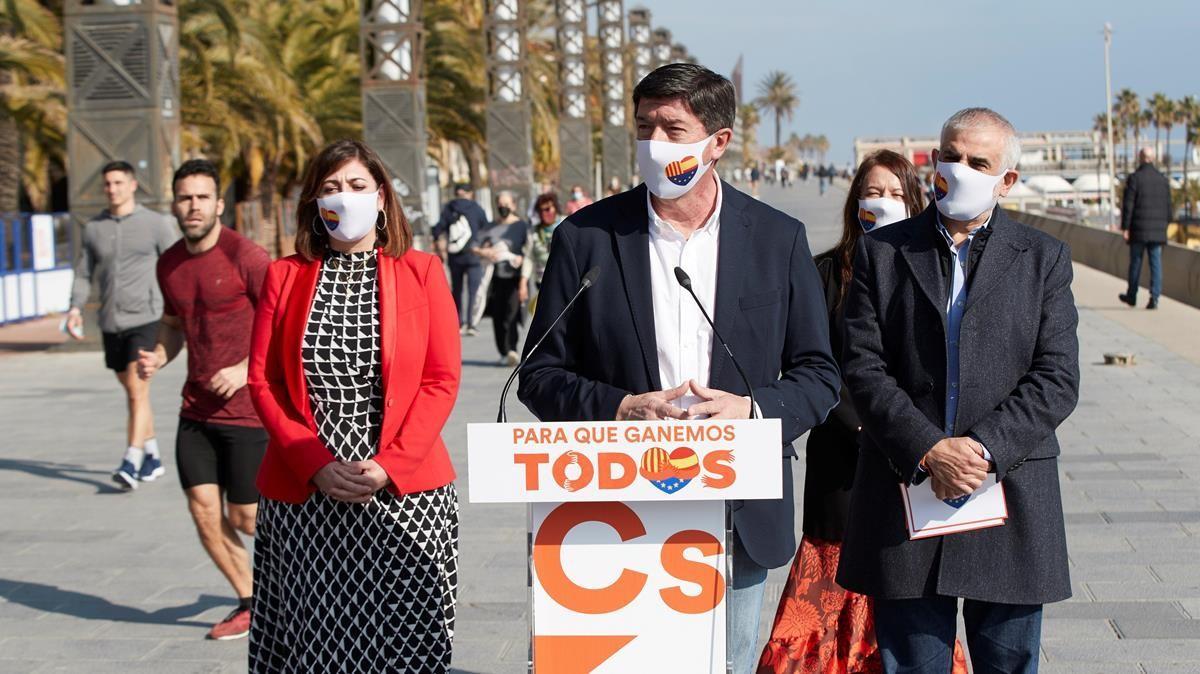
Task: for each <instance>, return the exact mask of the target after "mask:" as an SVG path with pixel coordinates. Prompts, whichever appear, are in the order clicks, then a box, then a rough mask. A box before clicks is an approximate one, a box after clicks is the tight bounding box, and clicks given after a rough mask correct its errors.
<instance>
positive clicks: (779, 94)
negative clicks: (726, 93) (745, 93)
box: [755, 70, 800, 147]
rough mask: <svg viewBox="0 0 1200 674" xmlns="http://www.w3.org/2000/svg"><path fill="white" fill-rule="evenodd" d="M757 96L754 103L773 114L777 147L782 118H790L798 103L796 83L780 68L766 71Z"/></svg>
mask: <svg viewBox="0 0 1200 674" xmlns="http://www.w3.org/2000/svg"><path fill="white" fill-rule="evenodd" d="M758 94H759V96H758V98H757V99H756V101H755V103H756V104H757V105H758V107H759V108H762V109H764V110H770V111H771V113H772V114H773V115H775V147H779V138H780V135H781V134H782V132H783V129H782V126H783V118H784V117H786V118H787V119H788V121H791V120H792V115H793V114H794V113H795V111H796V106H797V105H799V104H800V95H799V94H798V93H797V92H796V83H795V82H794V81H793V80H792V76H791V75H788V74H787V73H785V72H783V71H781V70H773V71H771V72H769V73H767V76H766V77H764V78H763V80H762V81H761V82H759V84H758Z"/></svg>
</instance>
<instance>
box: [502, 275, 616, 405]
mask: <svg viewBox="0 0 1200 674" xmlns="http://www.w3.org/2000/svg"><path fill="white" fill-rule="evenodd" d="M599 275H600V268H599V267H592V268H591V269H589V270H588V272H587V273H586V274H584V275H583V279H582V280H581V281H580V282H579V290H576V291H575V294H574V295H572V296H571V301H570V302H567V306H565V307H563V310H562V311H560V312H558V316H556V317H555V319H554V322H553V323H551V324H550V327H549V328H546V332H544V333H542V338H541V339H539V340H538V341H537V343H536V344H534V345H533V348H532V349H530V350H529V353H527V354H525V357H524V358H522V359H521V362H520V363H517V366H516V367H515V368H513V371H512V374H510V375H508V381H506V382H504V390H503V391H501V393H500V410H499V411H498V412H497V413H496V423H498V424H503V423H508V411H507V410H506V409H505V407H504V402H505V400H506V399H507V398H508V390H509V389H510V388H512V385H513V382H514V381H516V379H517V375H518V374H520V373H521V369H522V368H524V367H525V363H526V362H527V361H528V360H529V357H530V356H532V355H533V354H534V352H535V351H537V350H538V347H540V346H541V345H542V342H544V341H546V338H547V337H549V336H550V333H552V332H554V328H555V326H557V325H558V322H559V321H561V320H562V319H563V316H566V315H567V312H568V311H570V310H571V305H573V304H575V300H577V299H579V296H580V295H582V294H583V291H585V290H587V289H588V288H591V287H592V285H593V284H594V283H595V282H596V277H597V276H599Z"/></svg>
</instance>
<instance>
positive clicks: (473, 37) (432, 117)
mask: <svg viewBox="0 0 1200 674" xmlns="http://www.w3.org/2000/svg"><path fill="white" fill-rule="evenodd" d="M424 13H425V16H424V23H425V31H426V32H425V36H426V37H425V71H426V84H425V98H426V115H427V119H428V121H427V123H428V125H429V143H430V147H431V148H432V149H433V153H434V156H435V158H437V160H438V162H439V164H440V165H441V167H442V168H443V169H449V168H450V165H449V160H450V158H449V151H448V150H449V148H450V146H451V145H457V146H458V147H460V148H461V149H462V151H463V155H464V156H466V157H467V158H468V161H467V170H468V172H469V174H470V182H471V183H472V184H474V185H482V184H483V177H482V166H483V164H484V156H485V153H484V148H485V146H486V117H485V110H486V108H485V101H486V97H487V93H486V92H487V66H486V63H485V58H486V57H485V44H484V34H483V7H482V5H481V3H480V2H479V0H429V1H428V2H426V3H425V8H424ZM597 68H598V66H597ZM597 77H598V75H597ZM589 108H590V109H591V110H593V111H594V112H595V113H597V114H598V112H599V105H598V102H596V104H594V105H590V106H589ZM592 128H600V127H599V126H597V125H596V124H595V123H593V127H592Z"/></svg>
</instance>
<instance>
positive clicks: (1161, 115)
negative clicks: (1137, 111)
mask: <svg viewBox="0 0 1200 674" xmlns="http://www.w3.org/2000/svg"><path fill="white" fill-rule="evenodd" d="M1147 110H1148V111H1149V112H1150V116H1151V117H1152V119H1153V122H1154V147H1155V148H1156V149H1157V148H1159V147H1161V146H1160V145H1159V144H1158V131H1159V129H1166V131H1167V143H1166V146H1165V147H1164V149H1162V150H1161V153H1162V157H1161V159H1162V161H1163V165H1164V166H1166V167H1167V169H1168V170H1169V169H1170V167H1171V125H1173V124H1174V123H1175V101H1174V100H1172V99H1170V98H1167V95H1166V94H1164V93H1161V92H1160V93H1157V94H1154V96H1152V97H1151V98H1150V100H1149V101H1148V102H1147Z"/></svg>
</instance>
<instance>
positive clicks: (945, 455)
mask: <svg viewBox="0 0 1200 674" xmlns="http://www.w3.org/2000/svg"><path fill="white" fill-rule="evenodd" d="M925 470H927V471H928V472H929V476H930V477H931V478H932V480H933V482H932V487H933V494H934V495H935V496H937V497H938V498H940V499H948V498H957V497H959V496H966V495H967V494H972V493H974V492H975V490H976V489H979V487H980V486H981V485H982V484H983V481H984V480H985V479H987V472H988V462H987V460H986V459H984V458H983V445H981V444H979V442H977V441H976V440H975V439H974V438H967V437H960V438H942V439H941V440H939V441H938V443H937V444H936V445H934V446H933V448H932V449H930V450H929V452H928V453H927V454H925Z"/></svg>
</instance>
